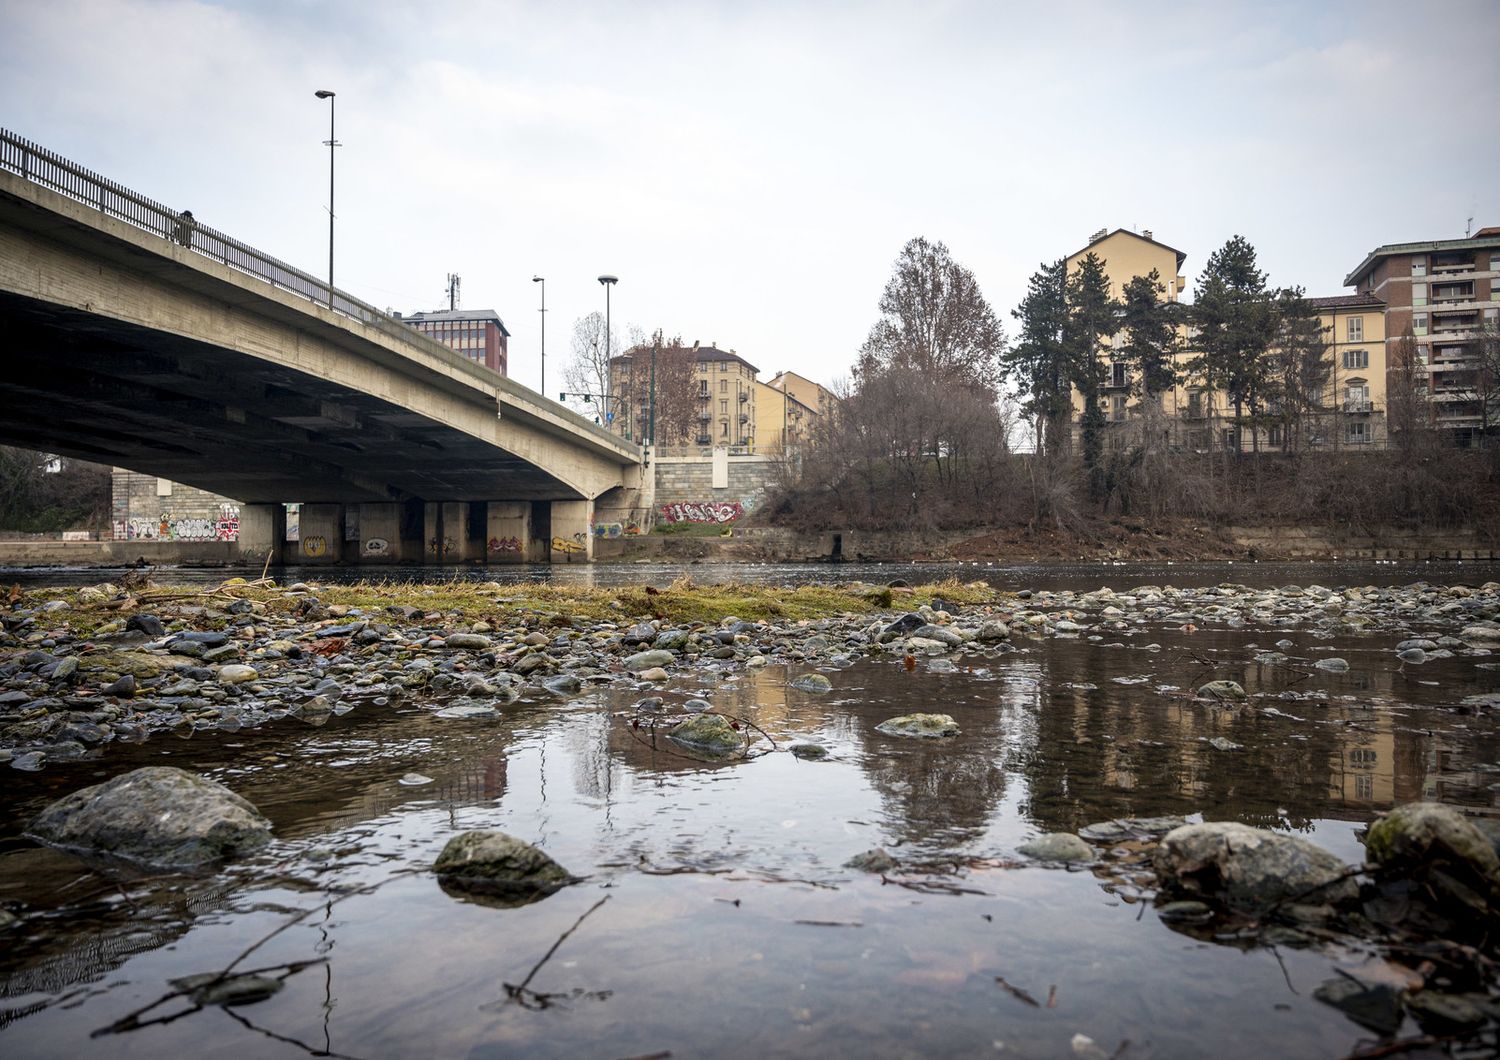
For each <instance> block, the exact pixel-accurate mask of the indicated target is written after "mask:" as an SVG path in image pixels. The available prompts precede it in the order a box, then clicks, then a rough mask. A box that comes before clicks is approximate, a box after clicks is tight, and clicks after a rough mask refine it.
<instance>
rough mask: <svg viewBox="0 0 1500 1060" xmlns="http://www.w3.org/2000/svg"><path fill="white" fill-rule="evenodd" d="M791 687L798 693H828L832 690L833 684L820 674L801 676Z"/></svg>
mask: <svg viewBox="0 0 1500 1060" xmlns="http://www.w3.org/2000/svg"><path fill="white" fill-rule="evenodd" d="M791 687H793V688H795V689H796V690H797V691H799V692H829V691H832V689H833V682H832V681H830V680H828V678H826V677H824V676H823V675H822V674H803V675H802V676H801V677H799V678H797V679H796V680H795V681H793V682H792V685H791Z"/></svg>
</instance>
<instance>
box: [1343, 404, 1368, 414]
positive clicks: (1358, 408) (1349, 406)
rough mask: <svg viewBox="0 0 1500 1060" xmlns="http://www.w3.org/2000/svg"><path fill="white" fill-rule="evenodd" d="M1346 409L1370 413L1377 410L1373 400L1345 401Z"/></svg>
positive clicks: (1353, 412) (1356, 412)
mask: <svg viewBox="0 0 1500 1060" xmlns="http://www.w3.org/2000/svg"><path fill="white" fill-rule="evenodd" d="M1344 411H1345V412H1348V413H1351V414H1359V413H1370V412H1374V411H1375V402H1373V401H1345V402H1344Z"/></svg>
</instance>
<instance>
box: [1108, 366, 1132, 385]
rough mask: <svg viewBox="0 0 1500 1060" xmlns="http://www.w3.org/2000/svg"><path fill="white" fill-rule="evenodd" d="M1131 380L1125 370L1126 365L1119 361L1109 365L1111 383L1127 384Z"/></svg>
mask: <svg viewBox="0 0 1500 1060" xmlns="http://www.w3.org/2000/svg"><path fill="white" fill-rule="evenodd" d="M1129 382H1130V377H1129V375H1128V373H1127V372H1126V370H1125V365H1124V364H1122V363H1121V362H1119V361H1114V362H1113V363H1111V364H1110V366H1109V385H1110V386H1125V385H1127V384H1128V383H1129Z"/></svg>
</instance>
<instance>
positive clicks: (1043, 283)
mask: <svg viewBox="0 0 1500 1060" xmlns="http://www.w3.org/2000/svg"><path fill="white" fill-rule="evenodd" d="M1011 316H1013V317H1015V318H1016V319H1017V320H1018V321H1020V323H1021V333H1020V336H1019V338H1018V339H1017V341H1016V343H1015V345H1013V346H1011V347H1010V348H1009V349H1007V350H1006V351H1005V352H1004V353H1003V354H1002V355H1001V370H1002V372H1003V373H1004V374H1005V376H1006V377H1007V378H1009V379H1010V380H1011V381H1012V382H1013V383H1014V384H1015V385H1016V388H1017V389H1018V390H1019V391H1020V392H1021V395H1022V402H1021V411H1022V413H1023V414H1025V415H1026V416H1029V417H1031V418H1032V419H1033V420H1034V421H1035V422H1036V425H1037V430H1036V433H1037V452H1038V455H1041V454H1044V453H1056V452H1061V451H1062V450H1063V449H1065V448H1066V447H1067V439H1068V413H1069V411H1070V409H1071V406H1072V400H1071V394H1070V391H1069V387H1070V385H1071V384H1070V380H1071V372H1070V371H1069V369H1068V359H1067V351H1066V349H1065V348H1064V346H1063V327H1064V325H1065V324H1066V322H1067V317H1068V300H1067V263H1066V262H1065V261H1063V260H1062V259H1061V258H1059V259H1058V260H1057V261H1054V262H1053V263H1052V264H1050V265H1048V264H1043V265H1042V266H1041V267H1040V268H1038V269H1037V271H1036V272H1034V273H1032V274H1031V281H1030V283H1029V285H1028V286H1027V290H1026V297H1025V298H1024V299H1022V301H1021V304H1020V306H1019V307H1018V308H1017V309H1015V310H1014V311H1012V313H1011Z"/></svg>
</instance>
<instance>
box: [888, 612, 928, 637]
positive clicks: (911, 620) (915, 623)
mask: <svg viewBox="0 0 1500 1060" xmlns="http://www.w3.org/2000/svg"><path fill="white" fill-rule="evenodd" d="M925 625H927V620H926V619H925V618H923V617H922V616H921V615H919V614H917V613H916V612H915V611H912V612H908V613H907V614H904V615H902V616H901V617H900V618H898V619H896V620H895V621H894V622H892V623H891V624H890V625H888V626H886V627H885V629H883V630H881V633H882V634H886V633H891V634H895V635H896V636H903V637H904V636H906V635H907V634H909V633H915V632H916V631H917V630H919V629H921V628H922V627H923V626H925Z"/></svg>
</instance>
